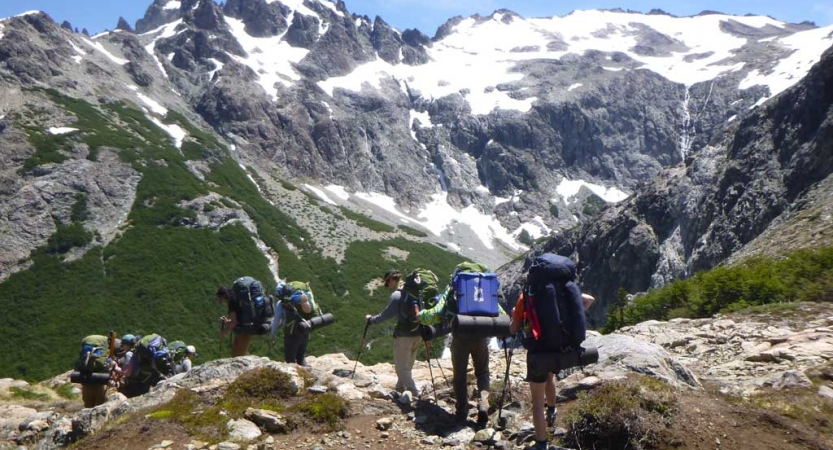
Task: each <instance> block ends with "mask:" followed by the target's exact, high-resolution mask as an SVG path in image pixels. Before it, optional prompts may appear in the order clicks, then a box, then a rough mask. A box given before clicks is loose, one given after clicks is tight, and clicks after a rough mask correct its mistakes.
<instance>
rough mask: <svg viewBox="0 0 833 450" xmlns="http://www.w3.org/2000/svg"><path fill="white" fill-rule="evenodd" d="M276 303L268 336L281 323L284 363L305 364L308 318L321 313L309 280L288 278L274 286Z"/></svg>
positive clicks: (308, 334) (275, 333)
mask: <svg viewBox="0 0 833 450" xmlns="http://www.w3.org/2000/svg"><path fill="white" fill-rule="evenodd" d="M275 298H276V299H277V303H278V306H277V308H276V310H275V317H274V318H273V319H272V326H271V339H272V341H274V340H275V337H276V336H277V333H278V328H280V327H281V326H283V355H284V360H285V361H286V362H288V363H296V364H298V365H300V366H306V365H307V346H308V345H309V340H310V336H311V334H312V333H311V326H310V323H309V321H310V319H312V318H313V317H314V316H316V315H320V314H321V310H320V309H319V308H318V305H316V304H315V298H314V296H313V294H312V289H310V287H309V283H305V282H303V281H291V282H289V283H280V284H278V286H277V287H276V288H275Z"/></svg>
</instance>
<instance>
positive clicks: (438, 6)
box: [0, 0, 833, 36]
mask: <svg viewBox="0 0 833 450" xmlns="http://www.w3.org/2000/svg"><path fill="white" fill-rule="evenodd" d="M151 2H152V0H0V17H8V16H12V15H15V14H19V13H21V12H24V11H29V10H33V9H39V10H42V11H46V12H47V13H48V14H49V15H50V16H52V18H53V19H55V20H56V21H57V22H59V23H60V22H62V21H63V20H69V21H70V22H71V23H72V24H73V26H76V27H78V29H81V28H87V29H88V30H89V31H90V32H91V33H96V32H99V31H102V30H104V29H108V28H113V27H115V25H116V22H117V21H118V18H119V16H124V17H125V18H126V19H127V20H128V22H130V23H131V24H135V22H136V20H137V19H139V18H140V17H142V16H143V15H144V12H145V9H147V7H148V6H149V5H150V4H151ZM346 3H347V8H348V9H349V10H350V11H351V12H355V13H357V14H366V15H368V16H370V17H371V18H373V17H374V16H376V15H379V16H381V17H382V18H383V19H385V20H386V21H387V22H388V23H390V24H391V25H393V26H394V27H396V28H399V29H405V28H419V29H420V30H421V31H422V32H424V33H426V34H428V35H429V36H433V35H434V32H435V31H436V30H437V27H438V26H440V25H442V24H443V22H445V21H446V20H447V19H448V18H450V17H453V16H455V15H462V16H469V15H472V14H475V13H480V14H489V13H491V12H492V11H494V10H495V9H500V8H506V9H511V10H513V11H515V12H517V13H519V14H521V15H523V16H525V17H541V16H553V15H563V14H566V13H568V12H570V11H572V10H574V9H593V8H615V7H621V8H626V9H633V10H637V11H649V10H650V9H652V8H661V9H663V10H665V11H667V12H670V13H673V14H677V15H690V14H696V13H698V12H700V11H703V10H707V9H708V10H715V11H721V12H725V13H730V14H746V13H750V12H751V13H755V14H766V15H770V16H773V17H775V18H777V19H780V20H785V21H789V22H801V21H804V20H810V21H814V22H816V24H817V25H819V26H824V25H830V24H831V23H833V2H831V1H830V0H790V1H784V0H760V1H758V2H755V3H754V4H753V3H752V2H749V1H748V0H708V1H706V0H700V1H695V0H684V1H674V2H672V1H669V0H653V1H647V0H591V1H578V0H563V1H558V2H556V1H553V0H346Z"/></svg>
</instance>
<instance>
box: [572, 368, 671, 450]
mask: <svg viewBox="0 0 833 450" xmlns="http://www.w3.org/2000/svg"><path fill="white" fill-rule="evenodd" d="M676 408H677V397H676V395H675V393H674V391H673V389H672V388H671V387H670V386H668V385H666V384H665V383H662V382H660V381H657V380H654V379H651V378H648V377H644V376H636V377H631V378H628V379H627V380H622V381H615V382H611V383H607V384H604V385H602V386H600V387H598V388H596V389H594V390H593V391H591V392H589V393H582V394H579V398H578V400H577V401H576V403H575V406H574V408H573V409H571V410H570V412H568V413H567V416H566V422H567V424H568V430H567V435H566V436H565V444H566V445H567V446H568V447H575V448H594V449H596V450H621V449H633V450H647V449H653V448H659V447H660V445H661V443H662V440H663V436H664V433H665V430H666V428H667V427H668V426H669V425H670V424H671V420H672V417H673V415H674V413H675V411H676Z"/></svg>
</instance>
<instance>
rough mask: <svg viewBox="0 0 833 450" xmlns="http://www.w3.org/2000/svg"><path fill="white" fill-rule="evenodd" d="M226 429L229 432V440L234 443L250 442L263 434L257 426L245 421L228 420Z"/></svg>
mask: <svg viewBox="0 0 833 450" xmlns="http://www.w3.org/2000/svg"><path fill="white" fill-rule="evenodd" d="M226 428H227V429H228V431H229V439H231V440H232V441H235V442H251V441H253V440H255V439H257V438H259V437H260V435H261V434H263V432H261V431H260V428H258V427H257V425H255V424H254V423H252V422H250V421H248V420H246V419H238V420H229V421H228V423H226Z"/></svg>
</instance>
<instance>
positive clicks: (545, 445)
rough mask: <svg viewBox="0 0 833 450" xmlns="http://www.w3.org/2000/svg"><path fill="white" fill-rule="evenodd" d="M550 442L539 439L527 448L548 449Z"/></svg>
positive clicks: (535, 449) (532, 449)
mask: <svg viewBox="0 0 833 450" xmlns="http://www.w3.org/2000/svg"><path fill="white" fill-rule="evenodd" d="M549 448H550V444H549V443H548V442H547V441H538V442H536V443H535V444H534V445H531V446H529V447H527V448H526V450H548V449H549Z"/></svg>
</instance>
